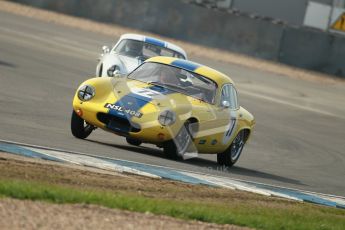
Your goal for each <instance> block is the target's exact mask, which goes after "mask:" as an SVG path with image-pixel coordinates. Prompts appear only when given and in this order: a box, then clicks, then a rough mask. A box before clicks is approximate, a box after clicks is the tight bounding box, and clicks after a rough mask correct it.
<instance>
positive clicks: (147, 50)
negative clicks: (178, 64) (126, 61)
mask: <svg viewBox="0 0 345 230" xmlns="http://www.w3.org/2000/svg"><path fill="white" fill-rule="evenodd" d="M114 52H115V53H118V54H121V55H125V56H129V57H136V58H140V59H142V60H146V59H148V58H151V57H156V56H167V57H176V58H180V59H185V57H184V55H182V54H181V53H179V52H176V51H174V50H171V49H168V48H165V47H161V46H157V45H153V44H151V43H147V42H143V41H137V40H132V39H124V40H122V41H121V42H120V44H119V45H117V46H116V47H115V48H114Z"/></svg>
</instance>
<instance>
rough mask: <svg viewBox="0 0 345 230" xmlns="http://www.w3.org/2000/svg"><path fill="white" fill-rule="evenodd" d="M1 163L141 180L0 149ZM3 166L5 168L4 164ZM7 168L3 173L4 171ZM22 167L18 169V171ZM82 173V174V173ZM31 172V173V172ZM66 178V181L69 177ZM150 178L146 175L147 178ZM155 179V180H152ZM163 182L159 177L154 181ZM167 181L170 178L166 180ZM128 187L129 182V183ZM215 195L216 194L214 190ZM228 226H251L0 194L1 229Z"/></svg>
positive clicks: (87, 177) (236, 229)
mask: <svg viewBox="0 0 345 230" xmlns="http://www.w3.org/2000/svg"><path fill="white" fill-rule="evenodd" d="M0 160H1V161H2V162H1V163H2V164H1V165H0V169H1V167H7V168H8V167H12V168H13V169H14V170H20V169H22V170H24V171H25V170H32V168H34V169H36V170H38V171H40V170H41V169H42V170H43V171H46V172H45V173H47V170H49V169H50V170H52V171H59V172H61V173H62V175H65V174H68V175H73V178H75V179H78V180H80V182H81V183H82V184H86V182H87V181H88V180H90V181H88V183H91V182H92V179H91V175H92V176H93V177H98V178H103V179H104V178H105V179H107V180H109V179H110V178H112V179H113V180H115V179H116V181H119V180H125V181H128V183H130V184H131V183H132V184H133V183H135V181H136V180H143V179H145V178H141V177H138V176H131V175H125V174H120V173H116V172H111V171H108V170H101V169H96V168H90V167H85V166H79V165H73V164H62V163H58V162H49V161H44V160H40V159H32V158H26V157H22V156H17V155H12V154H7V153H3V152H1V151H0ZM3 169H4V168H3ZM5 171H6V170H2V173H4V175H2V176H5V177H6V176H7V177H8V178H11V177H10V176H9V174H6V172H5ZM20 173H22V172H21V171H18V174H19V175H20ZM83 175H84V176H85V177H83ZM31 176H32V175H31ZM65 180H67V181H69V180H68V178H65ZM148 180H149V179H148ZM151 183H154V181H151ZM156 183H157V186H159V185H158V183H163V181H162V180H158V181H156ZM168 183H169V182H168ZM129 188H130V186H129ZM216 195H217V194H216ZM139 227H140V229H196V230H197V229H230V230H250V228H246V227H239V226H235V225H229V224H226V225H218V224H211V223H205V222H201V221H190V220H181V219H176V218H172V217H168V216H164V215H154V214H152V213H138V212H130V211H124V210H119V209H110V208H105V207H102V206H98V205H87V204H53V203H48V202H42V201H31V200H17V199H11V198H0V229H25V230H31V229H66V230H68V229H138V228H139Z"/></svg>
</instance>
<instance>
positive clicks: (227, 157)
mask: <svg viewBox="0 0 345 230" xmlns="http://www.w3.org/2000/svg"><path fill="white" fill-rule="evenodd" d="M244 143H245V133H244V131H243V130H242V131H240V132H239V133H238V134H237V136H236V137H235V139H234V140H233V142H232V143H231V145H230V146H229V148H227V149H226V150H225V151H224V152H222V153H218V154H217V162H218V164H220V165H225V166H233V165H234V164H235V163H236V162H237V161H238V159H239V158H240V156H241V153H242V150H243V147H244Z"/></svg>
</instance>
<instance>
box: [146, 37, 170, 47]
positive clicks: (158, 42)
mask: <svg viewBox="0 0 345 230" xmlns="http://www.w3.org/2000/svg"><path fill="white" fill-rule="evenodd" d="M144 41H145V42H147V43H150V44H152V45H156V46H160V47H167V44H166V43H165V42H164V41H161V40H158V39H156V38H150V37H145V40H144Z"/></svg>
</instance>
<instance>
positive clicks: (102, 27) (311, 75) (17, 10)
mask: <svg viewBox="0 0 345 230" xmlns="http://www.w3.org/2000/svg"><path fill="white" fill-rule="evenodd" d="M0 10H2V11H5V12H10V13H13V14H17V15H21V16H26V17H31V18H35V19H38V20H42V21H48V22H52V23H56V24H60V25H65V26H69V27H73V28H78V29H82V30H86V31H91V32H97V33H103V34H106V35H111V36H120V35H121V34H124V33H141V34H146V35H148V36H155V37H158V38H161V39H163V40H167V41H170V42H173V43H176V44H178V45H179V46H181V47H183V48H184V49H185V50H186V52H187V53H188V54H189V55H195V56H198V57H204V58H209V59H213V60H216V61H222V62H226V63H231V64H237V65H241V66H245V67H249V68H254V69H258V70H262V71H267V72H271V73H274V74H280V75H285V76H288V77H291V78H297V79H303V80H308V81H316V82H320V83H322V84H325V83H328V84H336V83H340V82H342V83H344V82H345V80H344V79H340V78H336V77H335V76H332V75H327V74H322V73H318V72H314V71H309V70H303V69H299V68H294V67H291V66H287V65H284V64H280V63H275V62H271V61H265V60H262V59H256V58H253V57H249V56H245V55H241V54H236V53H232V52H227V51H223V50H220V49H215V48H208V47H205V46H199V45H195V44H192V43H188V42H182V41H179V40H174V39H170V38H166V37H162V36H157V35H155V34H150V33H147V32H144V31H138V30H134V29H130V28H127V27H122V26H119V25H116V24H114V25H110V24H104V23H99V22H95V21H92V20H88V19H83V18H78V17H73V16H69V15H64V14H61V13H56V12H52V11H47V10H43V9H38V8H34V7H30V6H25V5H21V4H17V3H13V2H8V1H6V0H0Z"/></svg>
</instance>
